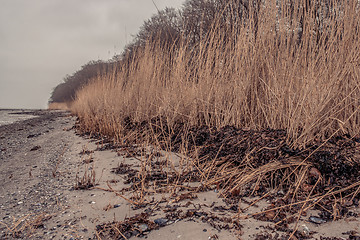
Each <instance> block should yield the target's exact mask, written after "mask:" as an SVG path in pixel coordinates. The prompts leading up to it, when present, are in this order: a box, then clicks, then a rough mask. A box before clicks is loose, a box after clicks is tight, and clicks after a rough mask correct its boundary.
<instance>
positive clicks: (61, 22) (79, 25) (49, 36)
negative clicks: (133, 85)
mask: <svg viewBox="0 0 360 240" xmlns="http://www.w3.org/2000/svg"><path fill="white" fill-rule="evenodd" d="M155 2H156V5H157V6H158V7H159V8H160V9H163V8H164V7H166V6H169V7H176V8H177V7H180V6H181V5H182V2H183V0H155ZM0 6H1V8H0V108H5V107H6V108H44V107H46V103H47V100H48V98H49V96H50V92H51V89H52V88H53V87H55V86H56V85H57V84H58V83H59V82H61V80H62V79H63V77H64V76H65V75H66V74H71V73H73V72H74V71H76V70H77V69H79V68H80V66H81V65H83V64H85V63H86V62H88V61H89V60H97V59H104V60H105V59H108V58H111V57H112V56H113V55H114V54H116V53H120V52H121V51H122V49H123V47H124V45H125V44H126V39H127V41H128V42H129V41H130V40H131V37H130V36H131V35H134V34H136V32H137V30H138V28H139V27H140V26H141V24H142V23H143V21H144V20H145V19H148V18H149V17H151V15H153V14H154V13H156V8H155V7H154V5H153V3H152V1H151V0H104V1H100V0H76V1H75V0H31V1H29V0H0Z"/></svg>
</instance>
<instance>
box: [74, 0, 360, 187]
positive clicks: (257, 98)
mask: <svg viewBox="0 0 360 240" xmlns="http://www.w3.org/2000/svg"><path fill="white" fill-rule="evenodd" d="M276 2H277V1H266V3H264V5H263V6H262V7H261V8H260V10H259V12H258V13H257V14H256V16H255V15H251V14H250V16H249V17H248V18H247V19H243V20H238V21H239V22H237V23H236V24H237V25H238V27H237V28H225V29H224V28H222V27H221V26H220V24H219V23H218V22H217V21H215V22H214V23H213V27H212V30H211V31H210V32H209V33H208V34H207V37H205V38H204V39H203V40H200V41H199V42H198V43H197V44H196V46H192V45H189V44H187V42H186V41H185V40H183V41H182V42H181V44H180V46H178V45H167V46H164V45H160V44H159V42H160V41H159V42H147V44H146V45H145V46H143V47H141V48H139V49H137V52H136V53H135V55H134V56H133V58H132V61H130V62H127V63H124V62H121V64H122V65H119V67H118V69H117V70H116V73H115V72H112V73H108V74H107V75H103V76H99V77H98V78H96V79H94V80H93V81H91V83H90V84H88V85H87V86H85V87H84V88H83V89H81V90H80V91H78V93H77V97H76V100H75V101H74V103H73V104H72V106H71V110H72V111H73V113H75V114H76V115H77V116H79V119H80V123H81V127H82V130H83V131H88V132H90V133H96V134H101V135H103V136H108V137H112V138H114V140H115V142H118V143H123V142H124V141H126V142H127V141H133V140H138V139H137V138H138V137H139V135H138V134H135V133H134V132H131V131H129V129H131V124H133V123H141V122H145V123H147V124H148V125H149V127H148V128H147V132H143V133H141V134H142V137H143V138H144V139H141V140H142V141H145V142H149V139H152V141H151V142H149V143H151V144H157V145H160V146H165V147H166V148H167V149H168V150H171V139H169V135H171V134H170V133H172V132H174V131H175V124H176V123H179V122H181V123H184V125H185V127H184V129H187V128H189V127H191V126H201V125H205V126H208V127H209V128H210V127H211V128H215V129H220V128H221V127H224V126H227V125H231V126H236V127H238V128H246V129H254V130H262V129H285V130H286V132H287V136H288V139H287V141H288V143H290V144H292V146H293V147H299V148H303V147H305V146H307V145H308V144H311V143H313V142H315V141H319V140H326V139H329V137H332V136H335V135H343V134H348V135H350V136H351V137H354V136H358V134H359V130H360V124H359V120H360V113H359V103H360V101H359V99H360V88H359V76H360V68H359V64H360V38H359V36H360V34H359V29H360V15H359V14H358V13H359V3H358V1H354V0H351V1H349V3H348V4H341V3H339V2H338V1H329V4H330V5H331V6H332V9H331V11H326V10H323V11H319V12H320V13H322V14H324V16H325V15H326V14H327V15H326V18H325V17H324V16H320V18H322V21H319V16H314V14H313V12H314V11H315V10H318V9H319V8H326V7H324V6H319V5H316V4H310V6H309V8H308V9H303V5H302V4H305V3H304V2H305V1H298V3H296V4H299V5H296V4H295V5H296V6H294V9H300V10H301V9H303V11H300V10H299V11H294V12H293V14H290V13H291V12H292V9H290V6H289V5H288V4H287V1H285V0H283V1H280V3H279V4H278V5H277V4H276ZM279 6H281V9H280V8H279ZM255 19H256V24H255ZM319 22H320V23H319ZM299 23H303V25H302V29H299ZM300 33H301V36H300ZM154 118H157V119H160V121H158V122H157V123H156V126H155V125H154V124H153V123H152V119H154ZM125 119H128V121H126V120H125ZM162 119H163V121H162ZM154 128H157V129H160V130H161V131H160V133H159V132H156V131H153V129H154ZM142 130H143V129H142ZM147 134H148V135H147ZM186 134H187V133H186V131H185V132H184V133H183V135H184V136H183V139H184V140H186V139H187V140H188V141H191V138H189V137H188V136H186ZM150 135H152V136H150ZM160 135H161V136H162V137H160ZM144 136H145V137H144ZM186 146H187V144H183V151H184V152H185V153H186V151H187V150H188V149H187V147H186ZM198 160H199V159H196V156H195V158H193V161H194V163H193V164H194V167H196V166H197V167H198V168H199V170H200V169H201V168H200V167H199V166H200V165H199V164H198V163H196V161H198ZM213 161H215V159H214V160H213ZM245 161H246V159H245ZM144 164H145V165H146V164H148V163H146V162H144ZM309 166H310V165H308V164H307V163H305V162H304V161H292V162H291V161H290V162H287V163H282V164H280V163H279V162H273V163H269V164H268V165H264V166H263V167H262V168H260V169H257V170H251V171H250V170H247V169H244V170H243V171H240V170H238V169H237V168H234V167H233V166H231V164H230V163H229V164H227V165H226V164H225V165H223V166H222V169H218V170H214V168H215V164H214V162H210V164H209V165H208V171H207V172H205V171H199V172H200V174H201V177H202V178H203V179H204V180H206V181H208V182H209V183H210V182H213V183H216V181H218V180H219V179H220V180H221V181H223V182H224V183H225V186H226V188H227V189H228V190H229V191H230V192H231V191H235V190H236V189H237V188H241V187H242V186H243V185H244V184H247V183H249V182H251V181H254V180H255V181H257V180H258V179H260V178H263V177H264V176H265V175H266V174H268V173H269V172H276V171H281V170H282V169H284V168H288V169H290V172H291V173H290V174H289V175H291V174H293V173H294V171H297V173H296V174H295V177H294V179H295V180H294V182H295V184H294V187H296V189H298V188H299V186H300V183H301V182H302V181H303V174H304V172H305V171H307V169H308V167H309ZM202 167H203V166H202ZM203 169H207V168H206V167H204V168H203ZM229 170H233V171H232V173H231V171H230V174H229ZM210 172H215V173H216V174H215V177H214V176H212V177H213V178H212V180H211V181H210V179H209V174H210ZM284 172H285V171H284ZM268 175H269V174H268ZM293 175H294V174H293ZM284 179H285V180H286V177H285V178H284ZM229 181H231V182H232V183H233V184H232V185H230V184H228V185H227V184H226V183H227V182H229Z"/></svg>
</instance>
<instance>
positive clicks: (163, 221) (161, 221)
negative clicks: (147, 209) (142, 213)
mask: <svg viewBox="0 0 360 240" xmlns="http://www.w3.org/2000/svg"><path fill="white" fill-rule="evenodd" d="M154 222H155V223H156V224H157V225H159V226H160V227H163V226H165V225H166V223H167V222H168V220H167V219H166V218H158V219H155V220H154Z"/></svg>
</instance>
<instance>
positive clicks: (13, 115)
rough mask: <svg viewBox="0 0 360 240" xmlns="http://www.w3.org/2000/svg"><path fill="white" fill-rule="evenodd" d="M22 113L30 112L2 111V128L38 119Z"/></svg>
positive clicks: (0, 112) (0, 115)
mask: <svg viewBox="0 0 360 240" xmlns="http://www.w3.org/2000/svg"><path fill="white" fill-rule="evenodd" d="M22 112H28V111H26V110H18V109H17V110H7V109H6V110H4V109H0V126H2V125H6V124H10V123H14V122H18V121H23V120H26V119H30V118H34V117H36V116H33V115H29V114H21V113H22Z"/></svg>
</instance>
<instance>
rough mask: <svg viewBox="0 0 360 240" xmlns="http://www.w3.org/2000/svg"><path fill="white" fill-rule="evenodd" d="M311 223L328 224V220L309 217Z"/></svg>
mask: <svg viewBox="0 0 360 240" xmlns="http://www.w3.org/2000/svg"><path fill="white" fill-rule="evenodd" d="M309 221H310V222H312V223H316V224H322V223H326V220H324V219H322V218H319V217H314V216H311V217H309Z"/></svg>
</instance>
